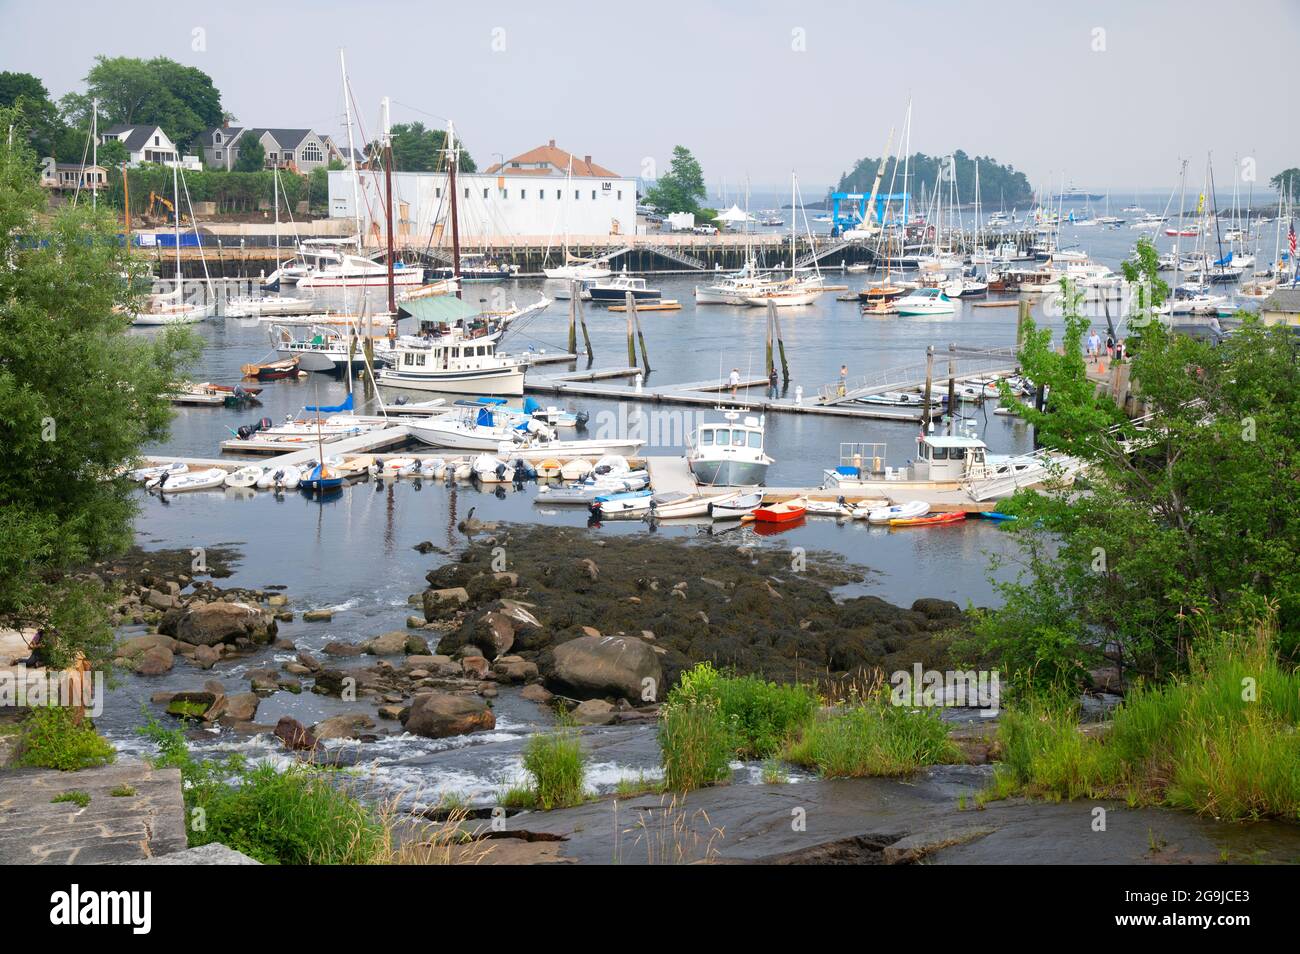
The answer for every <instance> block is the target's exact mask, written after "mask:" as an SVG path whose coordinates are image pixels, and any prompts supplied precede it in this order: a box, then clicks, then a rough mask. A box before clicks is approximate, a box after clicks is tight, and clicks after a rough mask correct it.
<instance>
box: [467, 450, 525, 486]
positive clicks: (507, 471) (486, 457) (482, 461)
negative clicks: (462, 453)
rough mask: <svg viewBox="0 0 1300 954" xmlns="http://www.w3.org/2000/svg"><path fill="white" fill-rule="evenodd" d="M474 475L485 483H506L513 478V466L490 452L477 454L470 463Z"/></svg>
mask: <svg viewBox="0 0 1300 954" xmlns="http://www.w3.org/2000/svg"><path fill="white" fill-rule="evenodd" d="M472 470H473V473H474V476H475V477H477V478H478V479H479V480H480V481H481V482H483V483H485V484H508V483H511V482H512V481H513V480H514V479H515V468H514V467H513V466H512V465H511V464H509V463H507V462H506V461H503V460H501V459H500V458H499V457H493V456H492V455H491V454H479V456H478V457H476V458H474V463H473V465H472Z"/></svg>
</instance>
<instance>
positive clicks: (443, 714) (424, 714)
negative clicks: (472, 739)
mask: <svg viewBox="0 0 1300 954" xmlns="http://www.w3.org/2000/svg"><path fill="white" fill-rule="evenodd" d="M496 724H497V721H496V717H495V716H493V715H492V710H491V709H489V708H488V705H487V703H486V702H484V701H483V700H482V699H480V698H478V697H477V696H469V695H456V694H454V693H450V692H426V693H422V694H420V695H418V696H416V697H415V700H414V701H413V702H412V703H411V711H410V713H408V715H407V717H406V731H407V732H414V733H415V734H416V735H423V736H425V737H426V738H430V739H443V738H446V737H447V736H452V735H465V734H466V733H468V732H480V731H482V730H485V729H491V728H494V727H495V726H496Z"/></svg>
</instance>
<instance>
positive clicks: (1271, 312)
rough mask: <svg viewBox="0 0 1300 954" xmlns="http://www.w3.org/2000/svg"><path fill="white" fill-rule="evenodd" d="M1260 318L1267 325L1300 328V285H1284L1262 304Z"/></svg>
mask: <svg viewBox="0 0 1300 954" xmlns="http://www.w3.org/2000/svg"><path fill="white" fill-rule="evenodd" d="M1259 316H1260V318H1261V319H1262V320H1263V321H1264V324H1266V325H1291V326H1293V327H1300V285H1283V286H1281V287H1280V288H1278V289H1276V290H1275V291H1274V292H1273V294H1271V295H1269V296H1268V297H1267V298H1265V299H1264V301H1263V302H1261V303H1260V306H1259Z"/></svg>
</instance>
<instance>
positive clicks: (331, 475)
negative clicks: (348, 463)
mask: <svg viewBox="0 0 1300 954" xmlns="http://www.w3.org/2000/svg"><path fill="white" fill-rule="evenodd" d="M305 410H308V411H316V412H317V416H316V455H317V463H316V464H315V465H314V466H313V467H312V468H311V470H310V471H309V472H307V473H306V474H305V475H304V476H303V477H302V478H301V479H300V480H299V482H298V486H299V487H300V488H301V489H303V490H305V491H307V492H308V493H310V494H315V495H317V496H322V495H324V494H327V493H330V492H331V491H335V490H338V489H340V488H341V487H342V486H343V475H342V474H341V473H339V472H338V471H337V470H335V469H334V468H332V467H327V466H326V465H325V442H324V439H323V438H322V436H321V424H320V422H321V419H320V415H321V414H337V413H339V412H340V411H350V410H352V395H351V394H349V395H348V399H347V400H346V401H344V402H343V403H342V404H338V405H335V406H333V407H321V406H319V405H309V406H308V407H306V408H305Z"/></svg>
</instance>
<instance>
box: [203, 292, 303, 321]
mask: <svg viewBox="0 0 1300 954" xmlns="http://www.w3.org/2000/svg"><path fill="white" fill-rule="evenodd" d="M315 308H316V303H315V302H314V301H312V300H311V299H310V298H290V297H287V296H282V295H258V296H249V297H245V298H232V299H231V300H230V301H228V302H226V304H225V307H224V308H223V309H222V313H223V314H224V315H225V316H226V317H227V318H270V317H282V316H286V315H306V314H310V313H311V311H312V310H313V309H315Z"/></svg>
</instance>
